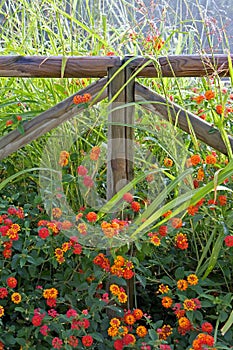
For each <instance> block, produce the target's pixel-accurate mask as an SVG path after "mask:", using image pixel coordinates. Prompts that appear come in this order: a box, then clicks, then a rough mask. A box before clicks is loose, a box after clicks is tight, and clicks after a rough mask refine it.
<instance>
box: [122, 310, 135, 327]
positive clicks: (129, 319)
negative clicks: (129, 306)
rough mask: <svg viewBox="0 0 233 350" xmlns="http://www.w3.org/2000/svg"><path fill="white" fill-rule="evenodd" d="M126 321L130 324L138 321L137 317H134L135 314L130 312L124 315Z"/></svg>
mask: <svg viewBox="0 0 233 350" xmlns="http://www.w3.org/2000/svg"><path fill="white" fill-rule="evenodd" d="M124 321H125V323H126V324H128V325H133V324H134V323H135V322H136V318H135V317H134V315H132V314H130V313H129V314H126V315H125V316H124Z"/></svg>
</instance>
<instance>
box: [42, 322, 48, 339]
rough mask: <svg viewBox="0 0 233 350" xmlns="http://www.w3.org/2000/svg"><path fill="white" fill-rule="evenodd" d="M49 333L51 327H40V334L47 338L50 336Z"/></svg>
mask: <svg viewBox="0 0 233 350" xmlns="http://www.w3.org/2000/svg"><path fill="white" fill-rule="evenodd" d="M48 331H49V327H48V326H47V325H46V324H44V325H43V326H41V327H40V333H41V334H42V335H44V336H45V337H46V336H47V335H48Z"/></svg>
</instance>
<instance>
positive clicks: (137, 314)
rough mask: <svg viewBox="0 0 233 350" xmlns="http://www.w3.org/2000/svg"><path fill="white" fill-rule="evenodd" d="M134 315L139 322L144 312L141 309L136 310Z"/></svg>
mask: <svg viewBox="0 0 233 350" xmlns="http://www.w3.org/2000/svg"><path fill="white" fill-rule="evenodd" d="M133 315H134V317H135V318H136V320H137V321H138V320H140V319H141V318H142V316H143V312H142V310H141V309H134V310H133Z"/></svg>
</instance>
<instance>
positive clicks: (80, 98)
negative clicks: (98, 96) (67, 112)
mask: <svg viewBox="0 0 233 350" xmlns="http://www.w3.org/2000/svg"><path fill="white" fill-rule="evenodd" d="M90 100H91V95H90V94H88V93H87V94H83V95H75V96H74V97H73V103H74V104H75V105H79V104H81V103H87V102H89V101H90Z"/></svg>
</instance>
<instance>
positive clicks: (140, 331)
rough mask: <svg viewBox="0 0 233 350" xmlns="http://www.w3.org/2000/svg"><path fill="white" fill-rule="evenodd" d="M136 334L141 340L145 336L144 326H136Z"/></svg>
mask: <svg viewBox="0 0 233 350" xmlns="http://www.w3.org/2000/svg"><path fill="white" fill-rule="evenodd" d="M136 334H137V335H138V336H139V337H140V338H143V337H145V336H146V335H147V329H146V327H144V326H138V327H137V328H136Z"/></svg>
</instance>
